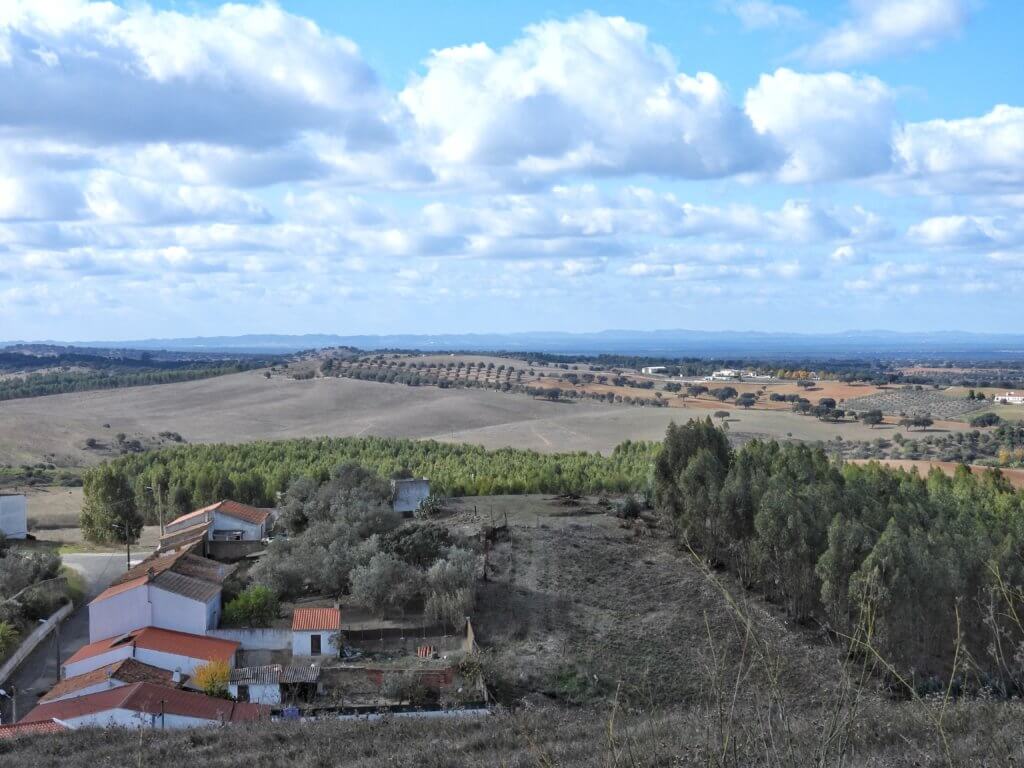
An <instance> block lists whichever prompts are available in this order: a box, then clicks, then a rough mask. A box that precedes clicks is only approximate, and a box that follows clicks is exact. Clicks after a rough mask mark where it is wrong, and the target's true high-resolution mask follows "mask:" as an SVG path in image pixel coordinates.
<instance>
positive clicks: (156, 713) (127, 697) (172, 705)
mask: <svg viewBox="0 0 1024 768" xmlns="http://www.w3.org/2000/svg"><path fill="white" fill-rule="evenodd" d="M269 716H270V708H269V707H265V706H261V705H259V704H244V703H240V702H235V701H229V700H227V699H216V698H213V697H212V696H204V695H203V694H200V693H190V692H188V691H182V690H179V689H177V688H168V687H166V686H163V685H155V684H153V683H132V684H131V685H126V686H123V687H121V688H112V689H110V690H107V691H100V692H98V693H91V694H89V695H87V696H79V697H77V698H73V699H65V700H62V701H54V702H50V703H47V704H40V705H38V706H37V707H36V708H35V709H33V710H32V711H31V712H29V713H28V715H27V716H26V717H25V718H24V719H23V720H22V721H21V722H22V723H36V722H48V721H57V722H59V723H62V724H63V725H65V726H66V727H68V728H72V729H76V728H84V727H89V726H92V727H99V728H110V727H124V728H157V729H160V730H165V729H173V728H196V727H202V726H211V725H222V724H224V723H238V722H250V721H253V720H260V719H265V718H268V717H269Z"/></svg>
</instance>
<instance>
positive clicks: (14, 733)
mask: <svg viewBox="0 0 1024 768" xmlns="http://www.w3.org/2000/svg"><path fill="white" fill-rule="evenodd" d="M65 730H67V728H66V727H65V726H63V725H61V724H60V723H57V722H54V721H53V720H40V721H39V722H36V723H14V724H13V725H0V740H3V739H16V738H18V737H19V736H40V735H42V734H45V733H60V732H61V731H65Z"/></svg>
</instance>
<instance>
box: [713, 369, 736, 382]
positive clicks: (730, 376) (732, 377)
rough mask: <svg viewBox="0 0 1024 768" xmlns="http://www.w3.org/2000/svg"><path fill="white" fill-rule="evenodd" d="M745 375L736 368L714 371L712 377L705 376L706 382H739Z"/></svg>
mask: <svg viewBox="0 0 1024 768" xmlns="http://www.w3.org/2000/svg"><path fill="white" fill-rule="evenodd" d="M741 378H743V374H742V373H741V372H740V371H737V370H736V369H734V368H723V369H722V370H720V371H712V373H711V375H710V376H705V377H704V381H738V380H740V379H741Z"/></svg>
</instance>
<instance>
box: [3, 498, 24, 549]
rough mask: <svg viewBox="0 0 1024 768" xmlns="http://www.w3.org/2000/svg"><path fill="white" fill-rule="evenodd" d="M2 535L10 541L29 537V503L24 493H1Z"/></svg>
mask: <svg viewBox="0 0 1024 768" xmlns="http://www.w3.org/2000/svg"><path fill="white" fill-rule="evenodd" d="M0 533H2V534H3V535H4V536H5V537H7V538H8V539H24V538H25V537H26V536H28V501H27V500H26V498H25V495H24V494H22V493H0Z"/></svg>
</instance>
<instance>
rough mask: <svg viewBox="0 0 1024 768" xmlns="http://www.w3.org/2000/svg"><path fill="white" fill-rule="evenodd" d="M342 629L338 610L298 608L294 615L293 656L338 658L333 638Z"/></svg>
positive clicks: (336, 646)
mask: <svg viewBox="0 0 1024 768" xmlns="http://www.w3.org/2000/svg"><path fill="white" fill-rule="evenodd" d="M340 629H341V611H339V610H338V609H337V608H296V609H295V612H294V613H293V614H292V656H337V655H338V650H339V649H338V645H337V643H336V642H335V640H334V639H333V636H334V635H335V634H336V633H337V632H338V631H340Z"/></svg>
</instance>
